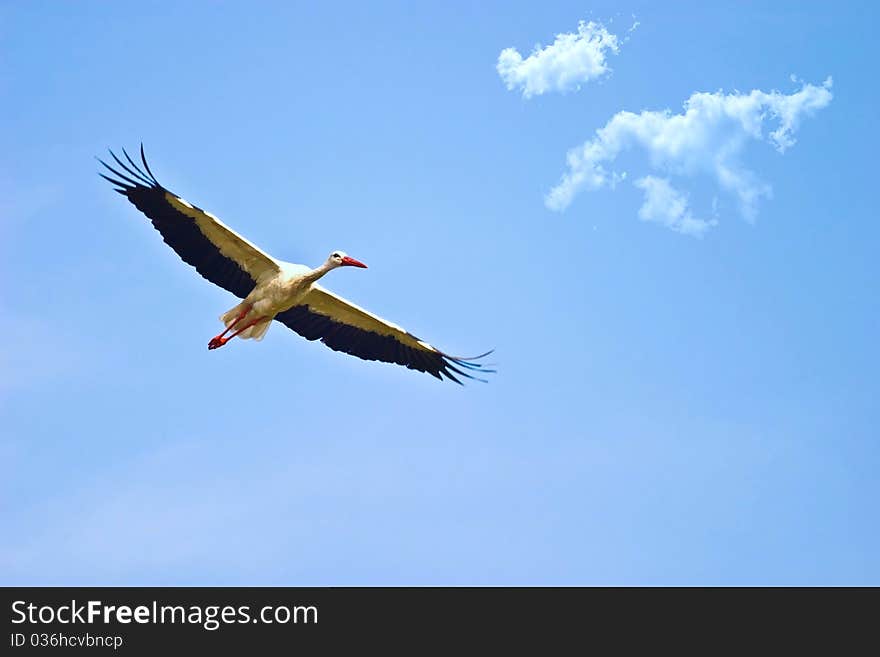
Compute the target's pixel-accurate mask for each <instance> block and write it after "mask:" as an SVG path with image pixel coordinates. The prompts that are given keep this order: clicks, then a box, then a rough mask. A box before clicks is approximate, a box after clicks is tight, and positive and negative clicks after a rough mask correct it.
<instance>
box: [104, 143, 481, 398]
mask: <svg viewBox="0 0 880 657" xmlns="http://www.w3.org/2000/svg"><path fill="white" fill-rule="evenodd" d="M122 152H123V155H124V156H125V159H126V160H127V161H128V164H126V163H125V162H123V161H122V160H120V159H119V158H118V157H116V155H115V154H114V153H113V151H110V155H111V156H112V157H113V159H114V160H115V161H116V164H118V165H119V167H120V168H121V169H122V171H120V170H118V169H114V168H113V167H111V166H110V165H108V164H107V163H106V162H104V161H103V160H101V159H100V158H99V159H98V161H99V162H101V164H103V165H104V166H105V167H106V168H107V169H108V170H109V171H110V172H111V173H112V174H113V175H114V176H115V178H111V177H110V176H106V175H104V174H103V173H100V174H99V175H100V176H101V177H102V178H104V179H106V180H108V181H110V182H111V183H112V184H113V185H115V187H116V189H115V191H117V192H119V193H120V194H122V195H123V196H125V197H126V198H128V200H129V201H131V202H132V203H133V204H134V205H135V207H137V209H138V210H140V211H141V212H143V213H144V214H145V215H146V216H147V217H149V219H150V221H151V222H152V223H153V226H155V228H156V230H158V231H159V233H160V234H161V235H162V239H163V240H164V241H165V243H166V244H168V246H170V247H171V248H172V249H174V250H175V251H176V252H177V255H179V256H180V257H181V259H182V260H183V261H184V262H186V263H188V264H190V265H192V266H193V267H195V268H196V270H197V271H198V272H199V274H201V275H202V276H203V277H204V278H206V279H207V280H209V281H211V282H212V283H214V284H215V285H219V286H220V287H222V288H224V289H226V290H228V291H229V292H232V293H233V294H234V295H236V296H237V297H239V298H240V299H243V301H242V302H241V303H239V304H238V305H236V306H235V307H234V308H232V309H230V310H228V311H227V312H225V313H223V314H222V315H221V316H220V321H221V322H223V324H224V325H225V327H226V328H225V330H224V331H223V332H222V333H220V334H219V335H216V336H215V337H213V338H211V341H210V342H208V349H217V348H218V347H222V346H223V345H225V344H226V343H227V342H228V341H229V340H231V339H232V338H234V337H239V338H242V339H245V340H247V339H253V340H260V339H262V337H263V336H264V335H265V334H266V331H267V330H268V329H269V325H270V324H271V323H272V320H273V319H275V320H278V321H279V322H281V323H282V324H285V325H286V326H288V327H289V328H291V329H293V330H294V331H296V332H297V333H299V334H300V335H301V336H303V337H304V338H306V339H308V340H321V342H323V343H324V344H326V345H327V346H328V347H330V348H331V349H334V350H336V351H342V352H345V353H347V354H351V355H352V356H357V357H358V358H363V359H364V360H380V361H384V362H386V363H397V364H398V365H403V366H404V367H408V368H409V369H412V370H418V371H420V372H427V373H428V374H431V375H432V376H435V377H437V378H438V379H440V380H443V377H446V378H448V379H451V380H453V381H455V382H456V383H461V382H460V381H459V380H458V379H457V378H456V377H455V374H458V375H460V376H464V377H467V378H471V379H475V378H478V377H476V376H474V374H475V373H486V372H493V371H494V370H490V369H486V366H485V365H483V364H481V363H480V362H478V360H479V359H481V358H483V357H485V356H487V355H488V354H489V353H491V352H487V353H485V354H482V355H480V356H475V357H473V358H459V357H455V356H450V355H448V354H445V353H443V352H442V351H440V350H439V349H437V348H435V347H432V346H431V345H430V344H428V343H427V342H424V341H423V340H420V339H419V338H417V337H416V336H414V335H413V334H411V333H409V332H407V331H405V330H403V329H402V328H400V327H399V326H397V325H395V324H392V323H391V322H388V321H385V320H384V319H382V318H381V317H377V316H376V315H373V314H372V313H369V312H367V311H366V310H364V309H363V308H359V307H358V306H356V305H354V304H353V303H351V302H350V301H347V300H345V299H343V298H342V297H340V296H337V295H335V294H333V293H332V292H330V291H329V290H327V289H325V288H323V287H321V286H320V285H318V283H317V280H318V279H319V278H321V277H322V276H324V275H325V274H326V273H327V272H329V271H331V270H333V269H336V268H337V267H346V266H348V267H362V268H366V265H365V264H363V263H362V262H358V261H357V260H355V259H354V258H351V257H349V256H348V255H346V254H345V253H343V252H342V251H334V252H333V253H331V254H330V257H329V258H327V260H326V262H324V264H322V265H320V266H319V267H316V268H314V269H312V268H310V267H307V266H306V265H297V264H293V263H290V262H284V261H282V260H276V259H275V258H273V257H272V256H270V255H269V254H268V253H266V252H265V251H263V250H261V249H260V248H258V247H257V246H255V245H254V244H252V243H251V242H249V241H248V240H247V239H245V238H244V237H242V236H241V235H239V234H238V233H236V232H235V231H233V230H232V229H231V228H229V227H228V226H226V225H225V224H224V223H223V222H221V221H220V220H219V219H218V218H217V217H215V216H214V215H212V214H211V213H210V212H206V211H205V210H202V209H201V208H199V207H196V206H195V205H192V204H191V203H189V202H187V201H185V200H184V199H182V198H181V197H179V196H177V194H174V193H172V192H170V191H168V190H167V189H165V188H164V187H163V186H162V185H160V184H159V182H158V181H157V180H156V178H155V176H153V172H152V171H150V167H149V165H148V164H147V160H146V157H144V147H143V144H141V152H140V155H141V162H142V163H143V168H141V167H140V166H139V165H138V164H136V163H135V162H134V161H133V160H132V159H131V157H129V155H128V153H126V152H125V149H122ZM123 172H124V173H123ZM227 334H228V335H227ZM453 373H454V374H453ZM479 380H483V379H479Z"/></svg>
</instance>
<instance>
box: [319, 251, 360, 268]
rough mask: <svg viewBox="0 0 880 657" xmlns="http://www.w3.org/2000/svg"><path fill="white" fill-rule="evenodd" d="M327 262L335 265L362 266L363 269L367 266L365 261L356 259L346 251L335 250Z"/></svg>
mask: <svg viewBox="0 0 880 657" xmlns="http://www.w3.org/2000/svg"><path fill="white" fill-rule="evenodd" d="M327 262H329V263H330V264H331V265H333V266H334V267H361V268H362V269H366V268H367V266H366V265H365V264H364V263H362V262H361V261H359V260H355V259H354V258H352V257H350V256H349V255H348V254H347V253H345V252H344V251H334V252H333V253H331V254H330V257H329V258H328V259H327Z"/></svg>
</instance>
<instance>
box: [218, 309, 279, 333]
mask: <svg viewBox="0 0 880 657" xmlns="http://www.w3.org/2000/svg"><path fill="white" fill-rule="evenodd" d="M246 310H250V309H249V308H248V305H247V304H246V303H245V302H243V301H242V302H241V303H240V304H238V305H237V306H235V307H234V308H231V309H229V310H227V311H226V312H225V313H223V314H222V315H220V321H221V322H223V325H224V326H225V327H226V328H230V327H231V326H232V325H233V324H236V325H237V328H240V327H242V326H247V325H248V324H250V323H251V322H252V321H254V319H256V318H255V317H254V316H252V315H251V314H250V313H247V314H245V315H244V317H242V313H244V312H245V311H246ZM239 317H241V319H240V320H239V321H236V320H238V318H239ZM271 324H272V320H271V319H270V320H266V321H262V322H257V323H256V324H254V325H253V326H251V327H249V328H247V329H245V330H244V331H242V332H241V333H239V334H238V335H237V336H236V337H238V338H241V339H242V340H262V339H263V336H264V335H266V331H268V330H269V326H270V325H271ZM237 328H233V329H232V332H235V331H236V330H237Z"/></svg>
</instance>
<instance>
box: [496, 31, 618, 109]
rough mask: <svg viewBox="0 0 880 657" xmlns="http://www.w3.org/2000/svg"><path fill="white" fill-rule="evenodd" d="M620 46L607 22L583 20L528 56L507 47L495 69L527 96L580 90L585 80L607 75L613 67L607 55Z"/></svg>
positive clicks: (509, 87) (503, 78)
mask: <svg viewBox="0 0 880 657" xmlns="http://www.w3.org/2000/svg"><path fill="white" fill-rule="evenodd" d="M619 49H620V43H619V41H618V38H617V36H616V35H614V34H611V33H610V32H609V31H608V30H607V29H606V28H605V26H604V25H602V24H601V23H595V22H593V21H590V22H589V23H585V22H584V21H581V22H580V23H579V24H578V29H577V32H575V33H566V34H558V35H556V40H555V41H554V42H553V43H552V44H550V45H549V46H546V47H544V48H542V47H541V45H540V44H538V45H537V46H535V49H534V50H533V51H532V54H531V55H529V56H528V57H526V58H525V59H523V56H522V55H520V53H519V51H517V50H516V49H515V48H505V49H504V50H502V51H501V54H500V55H498V63H497V64H496V69H497V70H498V75H500V76H501V79H502V80H503V81H504V84H506V85H507V88H508V89H509V90H510V91H513V90H514V89H520V90H522V95H523V97H524V98H531V97H532V96H540V95H541V94H544V93H547V92H549V91H571V90H572V89H579V88H580V85H581V84H583V83H584V82H589V81H590V80H595V79H596V78H599V77H601V76H603V75H605V74H606V73H608V72H609V71H610V70H611V68H610V67H609V66H608V62H607V61H606V54H607V53H608V51H611V52H613V53H617V52H618V51H619Z"/></svg>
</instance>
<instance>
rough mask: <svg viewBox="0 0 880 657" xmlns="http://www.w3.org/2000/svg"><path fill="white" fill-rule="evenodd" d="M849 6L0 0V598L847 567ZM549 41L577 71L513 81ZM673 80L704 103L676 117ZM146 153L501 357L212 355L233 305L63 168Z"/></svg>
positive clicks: (852, 393) (859, 569) (867, 544)
mask: <svg viewBox="0 0 880 657" xmlns="http://www.w3.org/2000/svg"><path fill="white" fill-rule="evenodd" d="M709 5H711V6H709ZM633 16H635V18H633ZM878 18H880V16H878V10H877V9H876V8H875V7H874V5H871V4H864V3H846V2H838V3H822V4H820V3H800V2H792V3H783V2H778V3H772V4H767V3H757V2H756V3H751V4H750V3H741V2H737V3H734V2H730V3H721V2H718V3H697V2H694V3H669V4H664V5H662V6H661V4H659V3H644V2H631V3H601V2H597V3H574V2H560V3H548V2H541V3H537V2H527V3H523V2H516V3H510V2H505V3H472V4H470V3H469V4H456V5H450V6H447V5H444V4H442V3H431V4H428V3H420V4H418V5H417V6H413V3H403V2H400V3H381V4H371V5H370V6H367V5H365V4H363V3H352V4H340V3H333V4H330V3H324V4H322V5H321V6H318V3H309V4H306V3H302V4H298V3H262V4H258V5H256V6H251V5H248V6H245V5H244V4H238V5H232V4H231V3H230V4H227V5H222V6H221V5H216V4H213V3H196V2H192V3H167V4H165V5H164V6H158V5H157V6H148V7H145V6H144V3H76V4H75V5H74V4H71V3H56V4H54V6H52V5H50V6H49V8H47V7H46V6H43V7H40V8H37V7H34V6H30V5H28V4H27V3H3V5H2V6H0V97H2V98H3V102H2V103H0V136H2V155H0V287H2V297H0V328H2V334H3V340H2V343H0V371H2V373H3V377H2V380H0V424H2V426H3V432H2V434H3V437H2V439H0V464H2V465H0V468H2V470H0V472H2V477H0V524H2V526H3V531H2V533H0V583H2V584H114V585H123V584H145V585H159V584H166V585H184V584H192V585H199V584H205V585H221V584H234V585H238V584H242V585H243V584H264V585H296V584H302V585H339V584H357V585H360V584H860V583H873V584H880V557H878V555H880V529H878V526H877V522H876V501H877V499H878V497H880V484H878V480H877V476H876V472H877V469H878V465H880V446H878V437H880V436H878V425H880V409H878V404H877V402H876V400H877V398H878V393H880V390H878V383H877V371H878V366H880V353H878V347H877V341H876V335H877V333H878V328H880V321H878V318H880V312H878V304H877V303H876V296H877V286H878V273H880V267H878V264H877V256H876V254H877V245H878V237H880V227H878V224H877V221H876V200H875V188H876V184H875V181H874V178H875V173H874V166H873V165H874V162H875V159H876V153H877V149H878V140H877V133H876V125H875V123H876V107H877V104H878V92H877V88H876V85H875V84H872V83H871V82H870V79H869V78H870V76H869V75H866V73H865V71H866V70H867V69H869V68H870V63H871V62H874V61H876V60H877V56H878V47H877V45H876V40H875V39H874V36H873V33H872V32H871V31H870V28H871V26H872V25H874V24H876V22H877V19H878ZM591 20H592V21H596V22H601V23H602V24H603V25H604V29H605V31H606V32H607V33H608V34H609V35H613V36H615V37H616V39H617V41H616V42H615V47H616V51H615V49H614V48H610V47H608V45H607V42H606V41H604V39H605V37H602V43H601V44H599V45H597V44H596V43H592V45H590V43H588V42H589V38H587V37H585V38H584V39H582V40H581V42H579V41H578V39H577V35H578V24H579V21H587V22H589V21H591ZM636 20H637V21H638V26H637V27H636V29H635V30H633V31H631V32H630V31H629V30H630V28H631V27H632V25H633V24H634V22H635V21H636ZM596 29H598V28H596ZM558 34H569V35H572V36H571V37H569V38H568V39H567V40H566V39H563V41H564V42H565V43H566V44H568V46H571V47H572V48H574V50H573V51H572V52H573V53H574V55H573V60H572V58H569V57H568V56H559V57H557V55H560V52H557V51H551V52H550V53H549V55H551V56H550V57H549V59H547V57H548V55H546V54H545V55H544V57H545V59H544V60H542V61H537V60H532V64H529V66H531V68H528V70H526V69H522V68H518V67H519V65H520V64H522V62H526V61H527V60H528V58H529V57H530V56H531V55H532V54H534V52H533V48H534V46H535V44H537V43H540V44H542V46H544V47H547V46H552V45H553V44H554V43H555V40H556V35H558ZM590 34H592V35H593V36H595V34H593V33H590ZM588 37H589V34H588ZM578 43H580V45H578ZM572 44H574V45H572ZM568 46H566V47H568ZM581 46H583V47H584V48H585V50H583V51H579V50H578V48H580V47H581ZM508 48H512V49H514V50H515V51H516V53H517V54H518V56H519V57H520V60H521V61H519V60H517V59H516V57H514V56H513V55H512V52H513V51H508V55H507V56H505V57H506V59H505V61H506V62H507V64H506V68H505V67H501V68H502V70H503V71H504V74H500V73H499V70H496V65H497V63H498V61H499V56H500V55H501V53H502V52H503V51H505V49H508ZM590 48H593V49H592V50H590ZM578 53H580V55H583V56H584V57H587V58H589V57H594V59H592V60H589V59H584V58H583V57H581V58H580V59H578V56H579V55H578ZM562 54H564V53H562ZM569 54H571V53H569ZM595 57H599V58H600V59H595ZM551 60H552V61H551ZM570 60H572V61H574V62H575V64H577V63H578V62H579V63H580V64H581V66H580V68H578V66H575V68H574V69H572V68H570V65H573V64H572V61H570ZM548 62H549V63H548ZM585 62H586V64H588V65H584V63H585ZM792 75H793V76H795V80H792V78H791V76H792ZM505 76H506V77H505ZM536 76H537V77H536ZM829 76H832V77H833V85H830V84H829V85H828V86H823V83H824V82H825V81H826V80H827V79H828V77H829ZM529 82H531V84H532V86H530V87H528V88H529V89H530V91H529V93H525V89H526V87H527V84H528V83H529ZM508 86H510V87H511V88H510V89H508ZM804 89H809V90H812V91H811V93H813V96H812V98H813V100H816V101H817V103H818V104H816V103H814V105H815V106H814V107H813V108H812V109H811V110H809V111H808V110H807V109H806V104H804V103H801V104H798V103H797V102H796V101H794V100H791V99H792V98H793V97H794V94H796V93H798V92H799V91H803V90H804ZM537 90H540V92H538V91H537ZM753 90H756V91H757V92H759V95H756V96H754V98H755V99H757V100H756V101H755V102H756V104H754V105H753V106H748V107H746V108H745V109H743V108H742V107H740V106H741V105H742V104H743V103H742V102H741V101H743V98H745V97H746V96H748V95H749V94H751V93H752V92H753ZM822 90H826V91H827V92H828V94H829V97H824V96H822V93H823V92H822ZM737 91H738V92H740V93H739V94H738V95H737V93H736V92H737ZM774 91H776V92H778V93H777V94H775V95H774V94H773V92H774ZM700 93H702V94H705V95H704V96H699V98H702V99H703V100H705V101H706V102H707V103H709V104H712V103H714V104H715V105H714V106H716V109H717V108H721V109H720V110H718V111H720V112H721V113H720V114H718V113H715V114H713V113H711V112H709V113H705V114H700V113H699V112H697V114H696V115H695V118H694V117H692V118H694V121H695V123H691V124H688V125H687V126H684V127H682V126H678V127H677V128H676V127H675V126H676V125H677V124H676V123H675V122H676V121H680V119H675V116H676V115H683V114H685V113H686V109H685V107H684V103H685V101H687V100H688V99H690V98H692V96H693V95H694V94H700ZM760 94H763V95H760ZM817 99H818V100H817ZM823 99H824V100H823ZM733 105H737V107H739V108H740V109H739V110H737V111H739V112H740V114H735V113H731V112H730V111H728V110H729V109H730V108H731V107H733ZM693 106H694V102H692V103H691V105H690V107H693ZM664 110H668V112H666V113H664ZM626 112H628V113H630V114H626ZM774 112H776V113H775V114H774ZM786 112H787V113H786ZM621 113H624V114H621ZM783 115H784V116H785V117H788V119H786V120H789V119H793V120H794V123H792V124H791V125H790V127H792V130H791V131H790V132H789V133H785V134H787V135H789V136H791V138H792V139H793V140H794V141H795V142H796V143H793V144H792V145H790V146H789V147H787V148H784V149H782V150H784V152H780V149H779V146H780V143H779V140H777V141H774V140H773V138H772V137H771V136H770V135H771V134H772V133H773V132H774V131H775V130H778V128H779V127H780V121H782V119H781V118H780V117H781V116H783ZM615 117H623V118H627V117H629V119H631V120H632V121H634V123H632V124H628V127H626V128H621V130H620V131H619V132H614V130H612V129H609V130H608V131H606V132H605V133H602V134H603V135H604V137H601V135H600V134H599V133H597V130H599V129H602V128H605V127H607V126H609V125H610V126H612V128H613V127H614V126H619V125H621V121H623V119H621V118H618V119H617V121H616V122H615ZM632 117H636V118H635V119H633V118H632ZM719 117H721V118H719ZM731 117H733V118H731ZM737 117H738V118H737ZM667 120H672V123H667V122H666V121H667ZM651 121H653V123H652V125H654V126H655V127H654V128H651V129H652V130H654V132H650V130H648V132H645V130H647V128H645V129H644V130H643V128H644V126H646V125H647V123H650V122H651ZM737 121H739V123H738V122H737ZM755 122H757V128H756V127H755ZM658 126H659V127H658ZM670 126H672V127H671V128H670ZM744 126H745V127H744ZM749 126H751V128H749ZM667 128H669V130H671V131H672V132H668V131H666V130H667ZM615 129H616V128H615ZM750 130H751V132H750ZM612 133H613V134H612ZM781 134H783V133H777V135H781ZM695 135H696V136H695ZM678 138H681V139H682V140H684V141H683V142H681V143H685V142H686V143H687V146H682V147H680V148H679V147H676V148H672V147H669V148H667V146H669V144H670V143H673V142H674V143H678V142H676V141H675V140H676V139H678ZM615 139H618V140H619V141H614V140H615ZM141 140H143V142H144V143H145V145H146V149H147V155H148V157H149V158H150V162H151V166H152V169H153V171H154V173H155V174H156V176H157V177H158V178H159V180H160V181H162V182H163V183H164V184H165V185H167V186H168V187H169V188H170V189H172V190H174V191H175V192H177V193H179V194H181V195H182V196H184V197H185V198H187V199H189V200H190V201H192V202H194V203H197V204H199V205H201V206H202V207H205V208H207V209H209V210H211V211H212V212H214V213H215V214H217V215H218V216H220V217H221V218H223V220H224V221H226V222H227V223H229V224H230V225H232V226H233V227H235V228H236V229H238V230H240V231H241V232H242V233H244V234H245V235H247V236H248V237H249V238H250V239H251V240H252V241H254V242H255V243H257V244H259V245H260V246H262V247H264V248H265V249H267V250H268V251H270V252H271V253H273V255H276V256H278V257H280V258H283V259H286V260H291V261H294V262H305V263H308V264H311V265H315V264H318V263H319V262H322V261H323V259H324V258H326V256H327V254H328V253H329V252H330V251H331V250H333V249H343V250H345V251H347V252H348V253H350V254H351V255H353V256H354V257H356V258H359V259H361V260H363V261H365V262H367V263H368V264H369V265H370V268H369V269H368V270H341V271H337V272H333V273H331V274H330V275H329V276H328V277H327V279H325V283H326V285H327V286H328V287H330V288H331V289H333V290H334V291H336V292H338V293H340V294H342V295H344V296H346V297H348V298H350V299H352V300H354V301H356V302H357V303H358V304H360V305H363V306H365V307H367V308H369V309H371V310H372V311H374V312H376V313H378V314H380V315H382V316H384V317H387V318H388V319H391V320H393V321H395V322H397V323H400V324H402V325H404V326H406V327H407V328H408V329H410V330H411V331H412V332H414V333H416V334H417V335H419V336H421V337H423V338H425V339H427V340H430V341H431V342H433V343H435V344H437V345H439V346H440V347H441V348H443V349H446V350H448V351H451V352H453V353H463V354H466V355H467V354H470V353H478V352H480V351H482V350H485V349H487V348H491V347H494V348H495V349H496V354H495V360H496V361H497V363H498V365H499V370H500V371H499V374H498V375H496V376H495V377H494V378H493V379H492V381H491V383H489V384H488V385H481V384H476V385H470V386H467V387H464V388H460V387H458V386H455V385H450V384H441V383H439V382H437V381H436V380H434V379H432V378H431V377H428V376H424V375H419V374H416V373H414V372H411V371H407V370H404V369H401V368H395V367H392V366H388V365H381V364H376V363H365V362H362V361H359V360H357V359H353V358H350V357H345V356H343V355H341V354H338V353H335V352H332V351H330V350H329V349H326V348H323V347H322V346H321V345H318V344H314V343H309V342H306V341H304V340H302V339H300V338H299V337H298V336H296V335H295V334H293V333H292V332H291V331H289V330H287V329H286V328H285V327H283V326H280V325H275V326H273V327H272V329H271V330H270V331H269V333H268V334H267V337H266V339H265V340H264V341H263V342H262V343H253V342H241V343H237V344H236V343H232V344H230V345H229V346H227V347H226V348H224V349H221V350H218V351H215V352H208V351H207V350H206V348H205V345H206V343H207V341H208V339H209V338H210V337H211V336H213V335H214V334H215V333H217V329H218V326H219V323H218V321H217V316H218V315H219V314H220V313H221V312H223V311H225V310H227V309H228V308H229V307H231V306H232V305H233V304H234V299H233V298H232V297H231V296H230V295H229V294H228V293H226V292H225V291H223V290H220V289H218V288H214V287H213V286H211V285H210V284H209V283H207V282H206V281H204V280H202V279H201V278H200V277H199V276H198V275H196V274H195V272H194V271H192V270H191V269H189V268H188V267H187V266H186V265H184V264H183V263H181V262H180V261H179V260H178V259H177V256H176V255H175V254H174V253H173V252H171V251H170V249H168V248H167V247H166V246H165V245H164V244H163V243H162V241H161V239H160V238H159V235H158V234H157V233H155V231H154V230H153V229H152V227H151V226H150V225H149V222H148V221H147V220H146V219H145V218H144V217H143V216H141V215H140V214H139V213H138V212H137V211H136V210H135V209H134V208H133V207H132V206H130V205H129V204H127V203H126V202H125V200H124V199H122V198H121V197H120V196H118V195H116V194H114V193H113V192H112V191H111V189H110V187H109V185H107V184H106V183H105V182H104V181H103V180H101V179H100V178H98V176H97V175H96V171H97V163H96V162H95V161H94V159H93V156H94V155H97V154H101V153H102V152H104V150H105V149H106V148H107V147H108V146H110V147H114V148H117V147H121V146H126V147H128V148H129V149H133V148H136V146H137V144H138V143H139V142H140V141H141ZM595 143H599V144H600V145H601V149H600V150H601V153H600V155H597V156H596V158H594V159H589V158H586V159H585V158H584V157H582V156H583V154H584V153H585V152H587V151H585V150H584V149H585V148H586V147H589V146H590V144H595ZM786 143H787V142H786ZM664 144H666V146H664ZM596 148H599V146H597V147H596ZM579 149H580V150H579ZM664 149H665V150H664ZM569 152H574V153H581V156H580V157H579V159H578V158H575V159H576V160H577V162H578V163H579V164H577V166H574V167H572V166H570V164H569V163H568V161H567V159H566V157H567V153H569ZM589 152H591V153H599V151H589ZM600 156H601V157H600ZM597 164H598V165H601V166H602V167H603V171H604V172H605V174H606V177H605V178H604V179H602V181H600V182H597V183H596V184H595V185H593V186H590V185H588V184H586V183H582V184H580V185H579V186H578V185H575V187H576V189H574V188H572V189H573V190H574V191H573V193H572V194H571V195H570V198H568V197H566V198H567V201H566V202H564V203H554V202H552V201H551V200H550V199H552V198H553V190H554V189H555V188H557V187H558V186H559V185H560V184H562V182H561V181H564V180H565V176H566V174H571V175H575V174H578V173H580V174H583V176H581V180H585V179H586V178H587V177H588V175H587V174H589V173H590V172H595V169H592V168H590V167H593V166H594V165H597ZM725 166H726V167H727V168H726V169H725V168H724V167H725ZM725 171H727V172H728V173H729V171H733V172H734V173H737V174H741V177H740V178H736V180H740V182H741V183H742V184H741V185H738V184H736V183H733V182H731V180H733V179H731V178H729V177H727V178H725V177H724V176H725V175H726V174H725V173H724V172H725ZM623 172H626V177H625V178H624V177H621V176H622V173H623ZM596 180H599V179H596ZM639 181H641V182H639ZM645 181H647V182H645ZM725 181H726V182H725ZM743 181H744V182H743ZM636 183H638V184H636ZM743 190H745V192H744V191H743ZM749 190H752V191H754V190H759V192H758V193H757V195H756V196H755V195H753V197H754V199H757V200H756V201H755V204H754V207H753V208H750V207H749V204H748V202H747V201H746V200H744V199H746V197H747V196H748V192H749ZM760 190H772V191H769V192H767V193H764V192H762V191H760ZM744 194H745V196H744ZM700 222H703V223H700Z"/></svg>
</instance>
